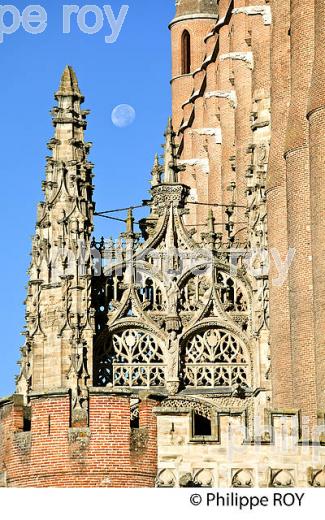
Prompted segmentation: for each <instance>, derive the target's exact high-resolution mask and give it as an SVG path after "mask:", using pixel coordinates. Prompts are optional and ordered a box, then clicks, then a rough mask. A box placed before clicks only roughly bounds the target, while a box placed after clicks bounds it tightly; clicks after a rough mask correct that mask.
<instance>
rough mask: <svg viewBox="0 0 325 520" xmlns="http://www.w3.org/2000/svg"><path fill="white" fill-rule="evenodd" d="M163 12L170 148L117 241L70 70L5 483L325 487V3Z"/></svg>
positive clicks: (200, 0) (40, 228)
mask: <svg viewBox="0 0 325 520" xmlns="http://www.w3.org/2000/svg"><path fill="white" fill-rule="evenodd" d="M170 31H171V41H172V78H171V89H172V108H171V116H172V117H171V118H169V120H168V124H167V128H166V132H165V136H164V137H165V144H164V157H163V161H161V160H160V158H159V156H158V155H157V156H156V157H155V159H154V164H153V169H152V172H151V190H150V200H147V201H144V205H145V206H146V208H147V215H146V217H145V218H143V219H142V220H141V221H140V223H139V226H137V225H136V223H135V218H134V215H133V209H134V208H130V209H129V210H128V211H127V213H126V214H125V224H124V231H123V233H122V234H121V235H120V236H119V237H116V240H113V239H110V240H106V239H101V240H98V239H96V238H95V237H94V234H93V233H94V225H93V221H94V216H95V215H96V208H95V203H94V201H93V195H94V194H93V191H94V189H93V177H94V175H93V173H92V171H93V167H94V165H93V164H92V163H91V162H90V161H89V158H88V156H89V152H90V148H91V143H88V142H86V141H85V139H84V130H85V128H86V126H87V121H86V119H87V115H88V113H89V112H88V111H87V110H84V109H83V108H82V104H83V102H84V97H83V95H82V93H81V90H80V88H79V85H78V81H77V78H76V74H75V72H74V70H73V68H72V67H71V66H67V67H66V68H65V70H64V72H63V76H62V79H61V82H60V85H59V88H58V90H57V92H56V94H55V100H56V106H55V107H54V108H53V110H52V119H53V126H54V137H53V138H52V139H51V140H50V142H49V143H48V148H49V150H50V155H49V156H48V157H47V158H46V172H45V180H44V182H43V192H44V199H43V201H42V202H41V203H40V204H39V206H38V209H37V222H36V231H35V234H34V237H33V241H32V253H31V264H30V269H29V283H28V289H27V297H26V323H25V328H24V337H25V341H24V345H23V347H22V348H21V360H20V373H19V375H18V376H17V384H16V392H15V393H14V395H12V396H10V397H8V398H4V399H1V400H0V486H4V487H161V488H170V487H220V488H229V487H235V488H250V487H278V488H287V487H308V486H310V487H325V339H324V338H325V260H324V258H323V251H324V250H325V184H324V183H323V182H322V178H323V174H324V175H325V159H324V158H325V133H324V127H325V89H324V85H325V2H324V0H177V1H176V12H175V17H174V19H173V20H172V21H171V23H170ZM167 51H168V49H166V52H167ZM166 119H167V118H166ZM148 177H149V173H148ZM143 182H144V185H145V183H146V182H147V179H145V178H144V179H143ZM97 215H98V214H97ZM102 215H103V214H102ZM108 228H109V226H108ZM109 234H110V233H109V229H108V232H107V235H108V236H109Z"/></svg>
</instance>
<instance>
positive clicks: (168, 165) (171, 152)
mask: <svg viewBox="0 0 325 520" xmlns="http://www.w3.org/2000/svg"><path fill="white" fill-rule="evenodd" d="M174 137H175V134H174V130H173V124H172V119H171V117H169V118H168V125H167V129H166V132H165V168H164V183H165V184H173V183H176V182H178V178H177V164H176V154H175V142H174Z"/></svg>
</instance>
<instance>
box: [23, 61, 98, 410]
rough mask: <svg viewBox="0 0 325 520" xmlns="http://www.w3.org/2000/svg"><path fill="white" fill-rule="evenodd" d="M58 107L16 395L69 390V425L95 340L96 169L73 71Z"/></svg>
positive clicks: (79, 405) (82, 396) (81, 397)
mask: <svg viewBox="0 0 325 520" xmlns="http://www.w3.org/2000/svg"><path fill="white" fill-rule="evenodd" d="M55 99H56V100H57V106H56V107H55V108H54V109H53V110H52V116H53V125H54V128H55V134H54V138H53V139H51V140H50V142H49V143H48V148H49V149H50V150H51V151H52V155H51V156H50V157H47V166H46V180H45V181H44V183H43V191H44V201H43V202H41V203H40V205H39V208H38V216H37V224H36V233H35V236H34V238H33V248H32V261H31V266H30V270H29V274H30V281H29V285H28V295H27V299H26V332H25V336H26V345H25V347H24V348H23V358H22V362H21V365H22V371H21V374H20V376H19V377H18V381H17V390H18V391H19V392H20V393H23V394H25V397H26V399H28V393H29V391H30V390H33V391H35V390H36V391H47V390H48V389H50V388H51V389H55V388H67V389H70V390H71V394H72V402H73V413H74V414H75V415H74V417H76V416H78V417H79V418H80V417H83V419H84V418H85V409H86V401H87V396H86V393H87V392H86V386H87V384H88V383H90V376H89V374H91V370H90V368H91V359H90V352H91V347H92V338H93V324H92V310H91V299H90V289H91V274H92V267H91V256H90V241H91V233H92V230H93V212H94V204H93V201H92V192H93V185H92V179H93V174H92V168H93V165H92V164H91V163H90V162H89V161H88V159H87V156H88V153H89V149H90V144H88V143H86V142H85V140H84V130H85V128H86V126H87V123H86V115H87V114H88V111H84V110H81V104H82V103H83V101H84V98H83V96H82V94H81V92H80V89H79V86H78V81H77V78H76V75H75V73H74V71H73V69H72V67H69V66H68V67H66V68H65V70H64V73H63V76H62V79H61V83H60V87H59V90H58V91H57V92H56V94H55ZM87 365H88V366H87ZM78 414H79V415H78Z"/></svg>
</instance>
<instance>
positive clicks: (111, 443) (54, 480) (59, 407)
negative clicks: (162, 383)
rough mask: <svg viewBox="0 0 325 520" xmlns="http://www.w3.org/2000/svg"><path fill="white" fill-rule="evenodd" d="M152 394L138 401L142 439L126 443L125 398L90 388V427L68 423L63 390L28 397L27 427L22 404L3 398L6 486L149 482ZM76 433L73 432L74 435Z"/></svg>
mask: <svg viewBox="0 0 325 520" xmlns="http://www.w3.org/2000/svg"><path fill="white" fill-rule="evenodd" d="M155 406H157V402H156V401H154V400H150V399H148V400H144V401H143V402H142V403H141V405H140V431H142V432H143V433H144V439H145V440H144V443H142V445H141V446H140V448H139V449H138V450H137V451H134V450H131V449H130V432H131V430H130V400H129V398H128V397H124V396H110V395H103V394H94V395H91V396H90V400H89V428H86V429H85V428H83V429H79V430H78V429H70V424H69V422H70V399H69V396H68V395H61V396H51V397H48V398H46V397H37V398H34V399H33V400H32V427H31V432H30V433H28V432H22V421H20V422H19V421H17V416H20V417H22V413H23V408H22V407H21V406H20V407H17V406H16V405H14V404H13V403H7V404H5V405H4V406H3V407H2V409H1V415H0V417H1V419H0V446H1V447H0V472H6V479H7V486H8V487H154V485H155V478H156V473H157V442H156V439H157V433H156V418H155V417H154V415H153V413H152V410H153V407H155ZM76 437H77V438H76Z"/></svg>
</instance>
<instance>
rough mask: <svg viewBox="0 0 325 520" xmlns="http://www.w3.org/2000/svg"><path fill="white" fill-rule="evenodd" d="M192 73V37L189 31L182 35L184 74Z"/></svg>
mask: <svg viewBox="0 0 325 520" xmlns="http://www.w3.org/2000/svg"><path fill="white" fill-rule="evenodd" d="M190 72H191V37H190V33H189V32H188V31H184V32H183V34H182V74H189V73H190Z"/></svg>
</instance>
